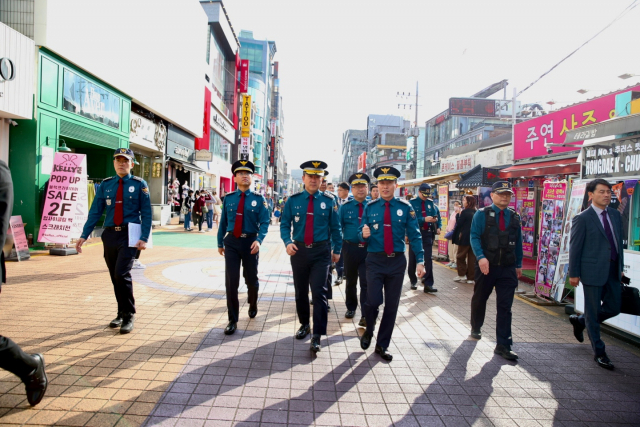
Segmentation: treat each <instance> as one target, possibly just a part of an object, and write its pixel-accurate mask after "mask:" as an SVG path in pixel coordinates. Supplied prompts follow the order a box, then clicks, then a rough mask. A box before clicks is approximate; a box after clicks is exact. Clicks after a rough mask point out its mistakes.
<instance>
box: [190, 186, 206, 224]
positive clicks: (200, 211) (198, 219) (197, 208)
mask: <svg viewBox="0 0 640 427" xmlns="http://www.w3.org/2000/svg"><path fill="white" fill-rule="evenodd" d="M206 204H207V202H205V200H204V191H203V192H202V193H197V198H196V201H195V203H194V204H193V215H194V217H193V218H194V219H193V223H194V224H198V231H199V232H200V233H204V230H203V229H202V222H203V221H204V214H205V212H204V211H205V210H206Z"/></svg>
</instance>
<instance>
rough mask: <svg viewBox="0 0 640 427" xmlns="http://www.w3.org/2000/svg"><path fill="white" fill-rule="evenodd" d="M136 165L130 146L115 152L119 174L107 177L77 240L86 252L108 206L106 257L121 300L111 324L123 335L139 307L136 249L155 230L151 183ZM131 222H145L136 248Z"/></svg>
mask: <svg viewBox="0 0 640 427" xmlns="http://www.w3.org/2000/svg"><path fill="white" fill-rule="evenodd" d="M133 164H134V156H133V151H131V150H130V149H129V148H118V149H117V150H116V151H115V153H114V154H113V167H114V168H115V170H116V174H117V175H116V176H112V177H109V178H106V179H105V180H103V181H102V184H101V185H100V187H98V191H97V192H96V197H95V199H94V200H93V204H92V205H91V209H90V210H89V217H88V219H87V222H86V223H85V225H84V229H83V230H82V235H81V236H80V239H78V242H77V243H76V250H77V251H78V253H82V248H81V247H82V244H83V243H84V242H85V240H86V239H87V238H88V237H89V234H91V232H92V231H93V228H94V227H95V226H96V223H97V222H98V220H99V219H100V217H101V216H102V213H103V212H104V210H105V208H106V209H107V213H106V217H105V220H104V231H103V232H102V244H103V247H104V260H105V262H106V263H107V267H109V274H110V275H111V283H113V290H114V291H115V294H116V301H117V302H118V315H117V316H116V318H115V319H113V320H112V321H111V323H110V324H109V326H110V327H111V328H117V327H120V333H121V334H128V333H129V332H131V330H132V329H133V321H134V314H135V312H136V306H135V299H134V298H133V281H132V280H131V267H132V266H133V260H134V259H135V257H136V252H137V251H138V250H145V249H146V248H147V241H148V240H149V234H150V233H151V202H150V200H149V186H148V185H147V183H146V182H145V180H144V179H142V178H140V177H137V176H133V175H131V168H132V167H133ZM128 224H142V226H141V229H142V230H141V233H140V240H138V242H137V243H136V245H135V246H133V247H130V246H129V230H128Z"/></svg>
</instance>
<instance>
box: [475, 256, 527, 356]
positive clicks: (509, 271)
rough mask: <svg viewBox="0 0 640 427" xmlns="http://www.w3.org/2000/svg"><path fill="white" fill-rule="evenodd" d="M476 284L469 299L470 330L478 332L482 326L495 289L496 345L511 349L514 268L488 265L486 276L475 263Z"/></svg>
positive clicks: (516, 281)
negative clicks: (489, 300)
mask: <svg viewBox="0 0 640 427" xmlns="http://www.w3.org/2000/svg"><path fill="white" fill-rule="evenodd" d="M475 280H476V284H475V285H474V287H473V297H472V298H471V329H473V330H474V331H479V330H480V328H482V325H483V324H484V315H485V312H486V311H487V300H488V299H489V295H491V292H492V291H493V288H494V287H495V288H496V305H497V311H498V313H497V315H496V341H497V342H498V344H501V345H504V346H506V347H511V344H512V343H513V341H512V340H511V306H512V305H513V297H514V295H515V292H516V288H517V287H518V276H517V274H516V267H515V265H512V266H510V267H502V266H499V265H490V266H489V274H487V275H486V276H485V275H484V274H482V271H480V267H478V264H477V263H476V278H475Z"/></svg>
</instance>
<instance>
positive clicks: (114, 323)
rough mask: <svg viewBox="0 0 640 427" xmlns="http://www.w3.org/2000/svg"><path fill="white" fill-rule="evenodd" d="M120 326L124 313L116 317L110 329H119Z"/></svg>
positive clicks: (110, 324)
mask: <svg viewBox="0 0 640 427" xmlns="http://www.w3.org/2000/svg"><path fill="white" fill-rule="evenodd" d="M120 326H122V313H121V312H118V314H117V315H116V318H115V319H113V320H112V321H111V323H109V327H110V328H119V327H120Z"/></svg>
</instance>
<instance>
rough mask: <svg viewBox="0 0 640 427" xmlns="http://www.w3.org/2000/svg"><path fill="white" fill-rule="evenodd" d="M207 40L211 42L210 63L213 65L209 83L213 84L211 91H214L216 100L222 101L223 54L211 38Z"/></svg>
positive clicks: (223, 78)
mask: <svg viewBox="0 0 640 427" xmlns="http://www.w3.org/2000/svg"><path fill="white" fill-rule="evenodd" d="M209 40H210V41H211V63H212V65H213V72H212V76H211V83H213V89H214V90H215V91H216V93H217V95H218V98H220V99H224V92H225V79H226V73H225V68H224V54H223V53H222V49H220V46H218V43H217V42H216V39H215V38H214V37H213V36H211V37H210V38H209Z"/></svg>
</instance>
